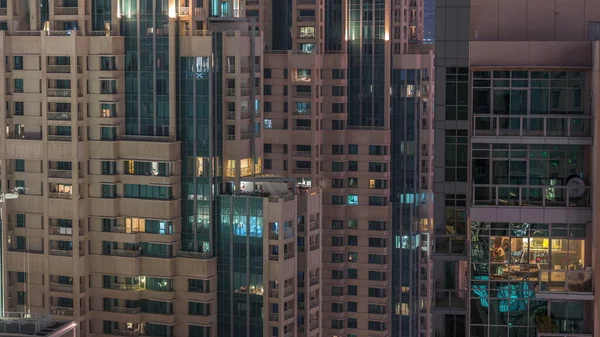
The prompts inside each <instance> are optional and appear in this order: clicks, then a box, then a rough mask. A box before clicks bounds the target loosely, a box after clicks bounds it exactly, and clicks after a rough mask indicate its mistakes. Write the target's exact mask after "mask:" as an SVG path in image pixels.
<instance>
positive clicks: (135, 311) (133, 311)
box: [110, 307, 141, 314]
mask: <svg viewBox="0 0 600 337" xmlns="http://www.w3.org/2000/svg"><path fill="white" fill-rule="evenodd" d="M110 311H112V312H118V313H120V314H139V313H140V311H141V310H140V307H137V308H128V307H112V308H111V310H110Z"/></svg>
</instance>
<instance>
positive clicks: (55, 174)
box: [48, 169, 73, 179]
mask: <svg viewBox="0 0 600 337" xmlns="http://www.w3.org/2000/svg"><path fill="white" fill-rule="evenodd" d="M48 177H50V178H65V179H70V178H72V177H73V171H71V170H57V169H49V170H48Z"/></svg>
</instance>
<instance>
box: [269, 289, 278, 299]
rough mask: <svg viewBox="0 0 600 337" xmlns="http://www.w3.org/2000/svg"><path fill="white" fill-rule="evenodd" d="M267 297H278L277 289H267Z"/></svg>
mask: <svg viewBox="0 0 600 337" xmlns="http://www.w3.org/2000/svg"><path fill="white" fill-rule="evenodd" d="M269 297H271V298H277V297H279V289H269Z"/></svg>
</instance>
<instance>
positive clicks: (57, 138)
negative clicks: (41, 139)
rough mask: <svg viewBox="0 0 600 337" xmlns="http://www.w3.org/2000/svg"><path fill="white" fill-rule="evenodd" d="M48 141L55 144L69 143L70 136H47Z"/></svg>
mask: <svg viewBox="0 0 600 337" xmlns="http://www.w3.org/2000/svg"><path fill="white" fill-rule="evenodd" d="M48 140H49V141H55V142H70V141H71V136H65V135H48Z"/></svg>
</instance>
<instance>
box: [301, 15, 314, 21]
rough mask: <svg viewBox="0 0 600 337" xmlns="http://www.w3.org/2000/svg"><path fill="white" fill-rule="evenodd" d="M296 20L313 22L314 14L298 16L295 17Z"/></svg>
mask: <svg viewBox="0 0 600 337" xmlns="http://www.w3.org/2000/svg"><path fill="white" fill-rule="evenodd" d="M296 21H298V22H315V17H314V16H298V17H296Z"/></svg>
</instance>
